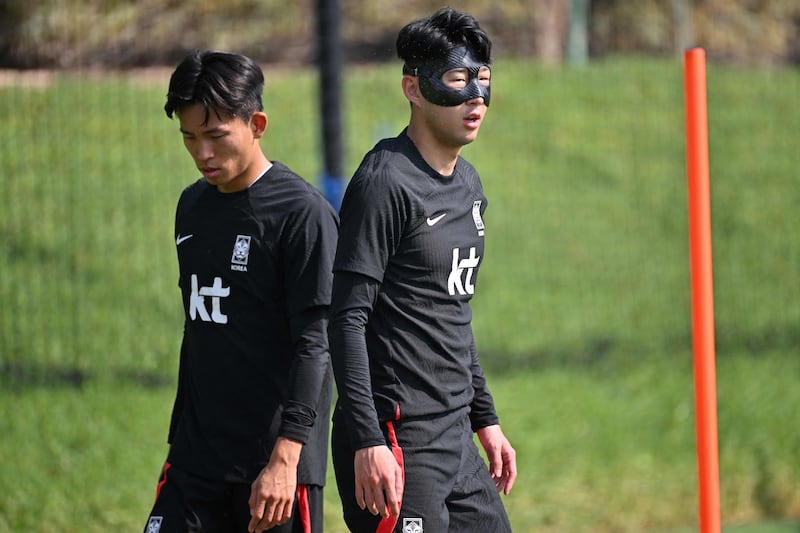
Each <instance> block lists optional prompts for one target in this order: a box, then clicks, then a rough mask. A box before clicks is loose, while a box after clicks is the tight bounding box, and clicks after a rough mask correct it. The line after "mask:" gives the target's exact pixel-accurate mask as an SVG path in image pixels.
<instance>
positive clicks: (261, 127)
mask: <svg viewBox="0 0 800 533" xmlns="http://www.w3.org/2000/svg"><path fill="white" fill-rule="evenodd" d="M268 125H269V117H267V114H266V113H264V112H263V111H256V112H255V113H253V116H252V117H250V129H251V130H252V131H253V137H255V138H256V139H260V138H261V137H262V136H263V135H264V133H265V132H266V131H267V126H268Z"/></svg>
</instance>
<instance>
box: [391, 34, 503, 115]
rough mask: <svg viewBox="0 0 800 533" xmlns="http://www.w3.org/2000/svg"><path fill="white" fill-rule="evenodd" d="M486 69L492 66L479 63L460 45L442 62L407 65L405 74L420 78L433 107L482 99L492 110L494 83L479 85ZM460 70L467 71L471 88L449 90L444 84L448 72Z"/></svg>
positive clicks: (421, 86)
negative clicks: (479, 76)
mask: <svg viewBox="0 0 800 533" xmlns="http://www.w3.org/2000/svg"><path fill="white" fill-rule="evenodd" d="M482 67H488V65H486V64H485V63H481V62H479V61H477V60H475V58H474V57H473V56H472V54H471V53H470V51H469V50H467V48H466V47H464V46H459V47H456V48H453V49H452V50H451V51H450V52H449V53H448V54H447V57H446V58H444V59H443V60H441V61H432V62H429V63H426V64H424V65H421V66H419V67H416V68H412V67H409V66H408V65H403V74H409V75H411V76H417V77H419V89H420V91H421V92H422V96H424V97H425V99H426V100H427V101H429V102H430V103H432V104H435V105H440V106H445V107H453V106H457V105H461V104H463V103H464V102H467V101H469V100H472V99H473V98H478V97H482V98H483V103H484V104H486V106H487V107H488V106H489V98H490V96H491V84H490V85H486V86H484V85H481V84H480V83H479V82H478V72H479V71H480V69H481V68H482ZM457 68H465V69H467V76H468V78H467V85H466V86H465V87H462V88H461V89H453V88H451V87H448V86H447V85H445V83H444V82H443V81H442V76H443V75H444V73H445V72H447V71H448V70H453V69H457Z"/></svg>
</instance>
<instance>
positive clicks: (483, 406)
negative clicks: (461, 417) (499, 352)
mask: <svg viewBox="0 0 800 533" xmlns="http://www.w3.org/2000/svg"><path fill="white" fill-rule="evenodd" d="M469 351H470V355H471V357H472V388H473V389H474V391H475V396H474V397H473V399H472V403H471V404H470V413H469V420H470V423H471V425H472V431H477V430H479V429H481V428H485V427H487V426H494V425H496V424H499V419H498V417H497V412H496V410H495V408H494V398H492V394H491V393H490V392H489V388H488V386H487V385H486V377H485V376H484V374H483V368H481V364H480V361H479V360H478V349H477V347H476V346H475V339H474V338H473V339H472V343H471V344H470V348H469Z"/></svg>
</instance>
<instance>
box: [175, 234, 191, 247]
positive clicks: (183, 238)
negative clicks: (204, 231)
mask: <svg viewBox="0 0 800 533" xmlns="http://www.w3.org/2000/svg"><path fill="white" fill-rule="evenodd" d="M192 237H194V233H190V234H189V235H184V236H183V237H181V235H180V233H179V234H178V238H177V239H175V245H176V246H180V244H181V243H182V242H183V241H185V240H186V239H191V238H192Z"/></svg>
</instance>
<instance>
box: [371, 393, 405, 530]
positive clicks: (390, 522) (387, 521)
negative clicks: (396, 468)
mask: <svg viewBox="0 0 800 533" xmlns="http://www.w3.org/2000/svg"><path fill="white" fill-rule="evenodd" d="M395 417H396V418H395V420H400V406H399V405H398V406H397V413H396V414H395ZM386 429H387V430H388V432H389V445H390V446H391V449H392V454H393V455H394V459H395V461H397V464H398V465H400V475H401V476H402V477H403V483H405V480H406V470H405V463H404V462H403V449H402V448H401V447H400V445H399V444H398V443H397V434H396V433H395V431H394V424H393V423H392V422H391V421H389V422H386ZM398 518H399V517H397V516H390V517H388V518H383V519H382V520H381V521H380V523H378V529H376V530H375V533H391V532H392V530H394V526H396V525H397V520H398Z"/></svg>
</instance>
